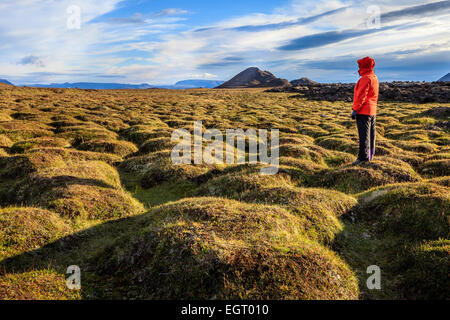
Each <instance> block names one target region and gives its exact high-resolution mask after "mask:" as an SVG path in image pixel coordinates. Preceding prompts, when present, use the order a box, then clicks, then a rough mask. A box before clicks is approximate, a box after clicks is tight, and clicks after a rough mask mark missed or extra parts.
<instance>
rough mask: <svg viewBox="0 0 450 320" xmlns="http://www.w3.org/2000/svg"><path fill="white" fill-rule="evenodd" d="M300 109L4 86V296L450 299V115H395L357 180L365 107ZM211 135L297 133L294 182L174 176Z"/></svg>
mask: <svg viewBox="0 0 450 320" xmlns="http://www.w3.org/2000/svg"><path fill="white" fill-rule="evenodd" d="M293 95H294V94H292V93H284V92H265V91H264V90H262V89H236V90H227V89H226V90H213V89H193V90H159V89H150V90H77V89H38V88H26V87H24V88H19V87H12V86H7V85H2V87H0V299H256V300H259V299H282V300H284V299H289V300H291V299H295V300H296V299H302V300H303V299H448V298H449V297H450V292H449V290H450V283H449V277H448V275H449V265H450V261H449V251H450V237H449V231H450V220H449V212H450V192H449V190H450V189H449V186H450V174H449V171H450V170H449V169H450V146H449V142H450V132H449V130H450V125H449V121H450V104H445V103H444V104H443V103H424V104H412V103H407V102H395V101H390V102H385V101H383V102H380V104H379V114H378V117H377V126H378V127H377V134H378V136H377V152H376V156H375V158H374V160H373V161H372V162H370V163H367V164H363V165H360V166H352V165H351V164H352V162H353V161H354V160H355V159H356V153H357V149H358V137H357V132H356V125H355V123H354V120H352V119H351V117H350V114H351V104H350V103H348V102H339V101H338V102H329V101H310V100H307V99H304V98H301V97H295V96H293ZM194 121H202V125H203V128H204V130H206V129H211V128H214V129H218V130H220V131H221V132H225V131H226V130H227V129H244V130H246V129H267V130H269V132H270V130H271V129H279V132H280V136H279V150H278V151H279V156H280V157H279V170H278V173H277V174H275V175H261V174H260V169H261V167H262V166H263V165H262V164H251V165H250V164H214V163H213V164H207V163H203V164H195V165H194V164H182V165H176V164H174V163H173V162H172V161H171V152H172V149H173V147H174V146H175V145H176V142H174V141H172V139H171V136H172V133H173V131H174V130H176V129H187V130H189V132H192V131H193V124H194ZM224 143H226V142H224ZM73 265H76V266H78V267H79V268H80V270H81V290H70V289H69V288H68V287H67V285H66V279H67V277H68V276H69V275H68V274H66V271H67V268H68V267H69V266H73ZM370 266H377V267H379V270H381V274H380V285H381V288H380V289H378V290H372V289H373V288H372V289H370V288H369V287H368V286H367V280H368V278H369V277H370V276H371V274H370V273H368V272H367V270H368V268H369V267H370Z"/></svg>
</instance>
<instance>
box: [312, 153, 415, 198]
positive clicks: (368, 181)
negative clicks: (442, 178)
mask: <svg viewBox="0 0 450 320" xmlns="http://www.w3.org/2000/svg"><path fill="white" fill-rule="evenodd" d="M420 180H421V177H420V176H419V175H418V174H417V173H416V172H415V171H414V170H413V169H412V167H411V166H410V165H409V164H408V163H406V162H403V161H401V160H395V159H389V158H380V159H377V160H374V161H371V162H370V163H367V164H363V165H359V166H346V167H341V168H337V169H331V170H324V171H322V172H318V173H317V174H316V175H315V177H314V178H313V179H312V181H313V182H312V185H314V186H317V187H319V186H322V187H328V188H333V189H336V190H339V191H341V192H345V193H360V192H362V191H365V190H368V189H370V188H373V187H377V186H383V185H386V184H392V183H398V182H416V181H420Z"/></svg>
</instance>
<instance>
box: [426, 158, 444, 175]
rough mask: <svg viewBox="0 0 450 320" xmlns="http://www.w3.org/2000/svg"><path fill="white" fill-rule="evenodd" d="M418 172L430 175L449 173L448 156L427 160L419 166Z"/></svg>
mask: <svg viewBox="0 0 450 320" xmlns="http://www.w3.org/2000/svg"><path fill="white" fill-rule="evenodd" d="M419 170H420V173H421V174H423V175H426V176H431V177H440V176H447V175H450V158H449V159H440V160H428V161H426V162H424V163H423V164H422V165H421V166H420V169H419Z"/></svg>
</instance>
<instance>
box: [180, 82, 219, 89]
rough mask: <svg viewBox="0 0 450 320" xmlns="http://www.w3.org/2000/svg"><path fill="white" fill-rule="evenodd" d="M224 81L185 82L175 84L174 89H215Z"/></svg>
mask: <svg viewBox="0 0 450 320" xmlns="http://www.w3.org/2000/svg"><path fill="white" fill-rule="evenodd" d="M222 83H224V81H220V80H183V81H178V82H177V83H175V86H174V87H178V88H180V89H191V88H209V89H211V88H215V87H217V86H220V85H221V84H222Z"/></svg>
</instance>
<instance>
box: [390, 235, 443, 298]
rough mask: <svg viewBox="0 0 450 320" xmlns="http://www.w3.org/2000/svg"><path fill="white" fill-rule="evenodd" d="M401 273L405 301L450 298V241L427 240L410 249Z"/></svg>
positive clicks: (405, 253)
mask: <svg viewBox="0 0 450 320" xmlns="http://www.w3.org/2000/svg"><path fill="white" fill-rule="evenodd" d="M397 268H398V269H397V270H396V271H397V272H399V273H401V274H402V275H403V277H402V281H401V283H400V284H399V290H400V291H401V293H402V295H403V298H405V299H414V300H416V299H427V300H446V299H447V298H448V297H449V295H450V280H449V277H448V275H449V273H450V240H448V239H440V240H435V241H424V242H423V243H421V244H418V245H414V246H412V247H409V248H407V249H406V252H404V253H403V257H402V258H401V261H400V263H399V265H398V266H397Z"/></svg>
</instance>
